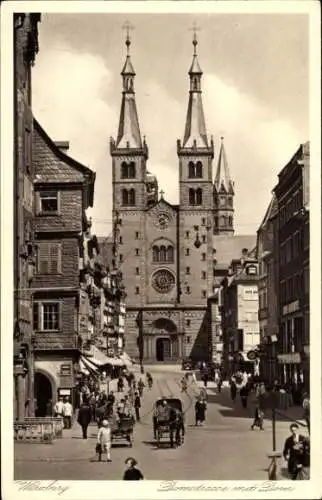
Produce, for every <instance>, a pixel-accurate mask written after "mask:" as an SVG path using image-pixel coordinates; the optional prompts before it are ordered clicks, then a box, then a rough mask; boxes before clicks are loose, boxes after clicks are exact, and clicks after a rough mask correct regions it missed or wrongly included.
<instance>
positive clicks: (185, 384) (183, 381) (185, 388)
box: [181, 377, 187, 392]
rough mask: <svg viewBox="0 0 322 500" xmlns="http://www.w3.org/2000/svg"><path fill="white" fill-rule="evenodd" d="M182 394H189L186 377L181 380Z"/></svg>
mask: <svg viewBox="0 0 322 500" xmlns="http://www.w3.org/2000/svg"><path fill="white" fill-rule="evenodd" d="M181 392H187V380H186V378H185V377H182V379H181Z"/></svg>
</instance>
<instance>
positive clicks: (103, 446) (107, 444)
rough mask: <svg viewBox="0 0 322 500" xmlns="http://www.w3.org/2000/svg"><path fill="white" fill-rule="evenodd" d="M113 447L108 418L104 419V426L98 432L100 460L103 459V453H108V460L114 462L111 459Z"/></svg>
mask: <svg viewBox="0 0 322 500" xmlns="http://www.w3.org/2000/svg"><path fill="white" fill-rule="evenodd" d="M111 447H112V431H111V427H110V425H109V422H108V420H103V422H102V427H101V428H100V429H99V430H98V433H97V450H98V460H99V461H101V460H102V453H106V461H107V462H112V460H111Z"/></svg>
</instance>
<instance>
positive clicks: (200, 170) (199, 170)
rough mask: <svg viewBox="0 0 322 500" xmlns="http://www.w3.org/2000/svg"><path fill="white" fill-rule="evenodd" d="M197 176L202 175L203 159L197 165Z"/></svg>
mask: <svg viewBox="0 0 322 500" xmlns="http://www.w3.org/2000/svg"><path fill="white" fill-rule="evenodd" d="M196 177H199V178H201V177H202V163H201V161H198V162H197V165H196Z"/></svg>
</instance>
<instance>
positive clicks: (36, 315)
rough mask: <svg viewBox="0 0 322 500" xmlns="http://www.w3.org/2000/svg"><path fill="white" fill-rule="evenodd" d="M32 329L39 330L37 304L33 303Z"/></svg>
mask: <svg viewBox="0 0 322 500" xmlns="http://www.w3.org/2000/svg"><path fill="white" fill-rule="evenodd" d="M33 329H34V330H40V328H39V303H38V302H34V307H33Z"/></svg>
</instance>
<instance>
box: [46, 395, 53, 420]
mask: <svg viewBox="0 0 322 500" xmlns="http://www.w3.org/2000/svg"><path fill="white" fill-rule="evenodd" d="M53 412H54V409H53V401H52V399H48V401H47V404H46V417H52V416H53Z"/></svg>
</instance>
